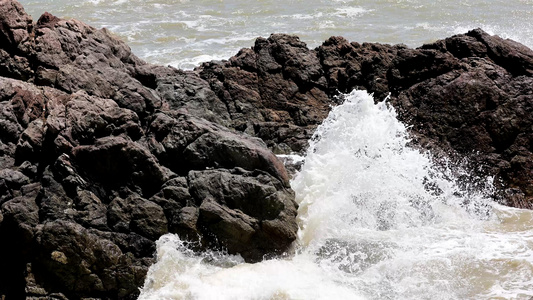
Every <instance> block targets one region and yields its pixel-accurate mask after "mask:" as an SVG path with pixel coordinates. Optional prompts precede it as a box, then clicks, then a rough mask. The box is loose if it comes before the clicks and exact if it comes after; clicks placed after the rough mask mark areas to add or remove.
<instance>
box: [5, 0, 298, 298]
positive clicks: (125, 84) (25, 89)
mask: <svg viewBox="0 0 533 300" xmlns="http://www.w3.org/2000/svg"><path fill="white" fill-rule="evenodd" d="M0 42H1V43H0V45H1V46H0V48H1V49H0V116H1V118H0V163H1V164H0V192H1V195H0V241H2V243H3V244H6V245H7V244H9V247H0V256H1V257H3V258H6V259H3V260H0V270H1V271H0V281H1V282H2V284H1V285H0V297H4V296H5V297H6V298H7V299H11V298H14V299H18V298H24V297H29V298H36V299H45V298H46V299H48V298H63V299H80V298H106V299H134V298H136V296H137V295H138V293H139V287H140V286H141V285H142V284H143V282H144V279H145V276H146V272H147V270H148V267H149V266H150V265H151V264H152V263H153V261H154V258H153V255H154V253H155V241H156V240H157V239H158V238H159V237H160V236H161V235H163V234H167V233H175V234H178V235H179V236H180V238H182V239H184V240H189V241H194V242H195V247H196V248H195V250H198V251H203V250H206V249H214V250H223V249H224V250H225V251H228V252H229V253H231V254H240V255H241V256H242V257H243V258H244V259H245V260H246V261H250V262H254V261H259V260H261V259H263V258H264V257H272V256H275V255H281V254H283V253H284V252H286V251H287V250H288V249H289V246H290V244H291V243H292V241H294V239H295V238H296V231H297V225H296V210H297V204H296V203H295V202H294V193H293V192H292V191H291V190H290V187H289V176H288V174H287V172H286V170H285V168H284V166H283V164H282V163H281V162H280V161H279V160H278V159H277V158H276V156H275V155H274V154H272V153H271V152H270V150H268V148H267V147H266V145H265V144H264V142H263V141H261V140H260V139H258V138H256V137H251V136H248V135H246V134H243V133H240V132H235V131H232V130H230V129H228V128H226V127H224V125H226V124H227V123H228V122H229V121H230V118H229V113H228V112H227V110H226V105H225V103H224V102H222V101H221V100H220V99H219V98H218V97H217V96H216V94H215V92H214V91H212V90H211V88H210V85H209V84H208V82H207V81H205V80H204V79H202V78H201V77H200V76H199V75H198V74H196V73H194V72H190V71H188V72H184V71H180V70H176V69H173V68H170V67H169V68H166V67H159V66H151V65H148V64H146V63H145V62H143V61H142V60H140V59H138V58H137V57H136V56H134V55H133V54H132V53H131V51H130V49H129V47H128V46H127V45H126V44H124V43H123V42H122V41H120V40H118V39H117V38H115V37H113V35H112V34H111V33H110V32H108V31H107V30H105V29H102V30H97V29H95V28H92V27H90V26H88V25H86V24H83V23H82V22H80V21H77V20H62V19H59V18H57V17H55V16H53V15H51V14H49V13H45V14H43V16H41V18H39V20H38V21H37V22H36V23H33V22H32V19H31V17H29V16H28V15H26V14H25V12H24V10H23V8H22V6H21V5H20V4H19V3H17V2H16V1H7V0H2V1H0ZM215 174H218V175H215ZM217 178H218V179H220V180H218V181H217V180H216V179H217ZM212 181H213V182H212ZM221 187H225V189H222V190H220V191H218V190H216V189H217V188H221ZM231 199H234V200H231ZM232 201H233V202H232ZM212 203H215V204H216V209H209V207H210V206H209V205H210V204H212ZM256 204H257V207H255V205H256ZM263 210H264V212H263ZM228 216H232V217H228ZM234 216H238V217H234ZM243 220H246V222H248V223H247V224H252V225H253V226H250V227H249V228H248V227H246V228H245V229H243V228H244V227H243V226H242V224H243Z"/></svg>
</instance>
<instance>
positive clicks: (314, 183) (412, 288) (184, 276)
mask: <svg viewBox="0 0 533 300" xmlns="http://www.w3.org/2000/svg"><path fill="white" fill-rule="evenodd" d="M408 138H409V137H408V134H407V130H406V127H405V126H404V125H403V124H402V123H400V122H398V121H397V119H396V114H395V112H394V110H393V109H392V108H390V107H389V106H388V105H387V104H386V103H384V102H382V103H379V104H377V105H376V104H374V100H373V99H372V97H371V96H370V95H368V94H367V93H366V92H363V91H354V92H352V93H351V94H349V95H347V96H346V101H345V103H344V104H342V105H339V106H337V107H335V108H333V109H332V111H331V113H330V115H329V116H328V118H327V119H326V120H325V121H324V123H323V124H322V125H321V126H320V127H319V128H318V129H317V132H316V134H315V136H314V138H313V140H312V141H311V144H310V148H309V151H308V154H307V156H306V158H305V163H304V165H303V167H302V170H301V171H300V172H299V173H298V175H297V176H296V178H295V179H294V180H293V181H292V187H293V189H294V190H295V192H296V198H297V201H298V202H299V205H300V208H299V215H298V218H299V226H300V230H299V237H298V240H297V241H296V242H295V245H294V248H295V252H296V254H295V255H294V256H293V257H289V258H284V259H275V260H270V261H264V262H261V263H257V264H246V263H243V262H242V260H241V259H240V258H239V257H236V256H230V255H225V254H220V253H216V252H209V253H203V254H202V253H200V254H195V253H193V252H192V251H191V250H189V249H188V248H187V247H186V245H184V243H183V242H181V241H180V240H179V238H177V237H176V236H174V235H167V236H164V237H162V238H161V239H160V240H159V241H158V248H157V249H158V250H157V257H158V261H157V263H156V264H155V265H153V266H152V267H151V268H150V272H149V274H148V278H147V281H146V284H145V286H144V288H143V291H142V294H141V297H140V299H214V298H216V299H430V298H431V299H484V298H490V297H503V298H518V299H527V297H531V296H533V281H532V280H531V278H533V264H532V262H533V231H532V230H531V228H532V225H533V224H531V223H532V222H533V221H531V220H533V212H531V211H526V210H520V209H514V208H508V207H503V206H500V205H495V204H493V203H492V202H490V200H488V199H486V198H485V197H484V196H483V194H481V193H476V192H472V191H470V192H466V191H463V190H461V188H459V186H458V185H457V183H456V182H455V179H454V177H453V174H454V173H457V170H449V169H446V168H443V167H436V166H434V164H433V163H432V159H431V157H430V156H429V154H427V153H421V152H420V151H418V150H415V149H411V148H409V147H407V146H406V145H407V143H408Z"/></svg>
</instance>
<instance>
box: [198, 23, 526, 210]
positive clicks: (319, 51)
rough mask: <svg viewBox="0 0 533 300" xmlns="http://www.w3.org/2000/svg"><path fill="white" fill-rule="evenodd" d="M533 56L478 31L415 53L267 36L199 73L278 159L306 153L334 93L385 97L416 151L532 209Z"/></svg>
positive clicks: (237, 121)
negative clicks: (461, 170) (491, 181)
mask: <svg viewBox="0 0 533 300" xmlns="http://www.w3.org/2000/svg"><path fill="white" fill-rule="evenodd" d="M274 53H275V54H274ZM313 57H316V59H315V58H313ZM532 59H533V51H531V50H530V49H529V48H527V47H525V46H523V45H521V44H519V43H517V42H514V41H511V40H504V39H501V38H499V37H498V36H490V35H489V34H487V33H485V32H484V31H482V30H481V29H475V30H472V31H470V32H468V33H466V34H460V35H456V36H453V37H450V38H447V39H444V40H440V41H437V42H435V43H432V44H427V45H423V46H422V47H420V48H417V49H411V48H407V47H406V46H403V45H393V46H392V45H384V44H376V43H363V44H359V43H356V42H349V41H347V40H346V39H344V38H342V37H331V38H329V39H328V40H327V41H325V42H324V43H323V44H322V45H321V46H319V47H317V48H316V49H314V50H308V49H307V48H306V47H305V46H304V45H302V43H301V42H299V40H298V38H297V37H294V36H286V35H272V36H270V37H269V38H268V39H258V40H257V42H256V44H255V45H254V47H252V49H243V50H241V51H240V52H239V53H238V54H237V55H236V56H234V57H232V58H231V59H229V61H227V62H210V63H204V64H202V65H201V66H200V67H199V68H198V69H197V71H198V72H199V74H200V75H201V76H202V78H204V79H205V80H206V81H208V82H209V83H210V84H211V87H212V89H213V90H214V91H215V92H216V94H217V95H218V97H219V98H220V99H223V101H225V102H226V103H229V104H230V105H229V106H228V107H229V108H228V110H229V112H230V116H231V118H232V120H233V122H232V123H230V124H229V126H231V127H233V128H235V129H237V130H242V131H245V132H248V133H250V134H252V135H255V136H258V137H261V138H262V139H263V140H264V141H265V142H266V144H267V145H268V147H269V148H270V149H272V150H273V151H274V152H277V153H283V154H289V153H291V152H299V153H303V151H304V150H305V149H306V146H307V141H308V140H309V139H310V138H311V136H312V133H313V130H314V128H316V126H317V124H318V123H319V122H320V121H321V120H322V119H323V118H324V116H325V115H326V113H327V112H328V111H329V105H331V104H334V103H335V102H337V101H342V95H341V97H340V98H336V96H337V95H339V93H346V92H349V91H351V90H353V89H364V90H367V91H368V92H369V93H373V95H374V98H375V99H376V101H382V100H383V99H385V98H386V97H389V100H388V101H389V103H390V104H391V105H392V106H394V107H395V108H396V110H397V111H398V113H399V118H400V119H401V120H402V121H404V122H405V123H407V124H408V125H409V126H410V130H411V135H412V137H413V142H412V144H413V146H417V147H420V148H422V149H429V150H431V151H432V154H433V155H434V157H435V158H436V159H437V160H438V159H439V158H444V157H446V158H447V159H450V161H451V162H452V163H454V164H457V165H460V166H461V167H465V168H466V169H468V170H471V171H472V172H471V175H470V177H469V178H463V180H464V182H465V184H466V183H467V182H471V183H472V184H471V185H472V186H474V187H475V188H484V187H483V184H484V182H486V181H485V180H484V178H486V177H487V176H492V177H494V184H495V185H496V192H495V194H494V197H495V198H496V199H497V200H498V201H500V202H502V203H504V204H508V205H512V206H516V207H522V208H533V193H532V190H533V181H532V178H533V169H531V167H530V161H531V155H532V151H533V149H532V148H531V145H532V140H531V132H532V129H531V128H532V127H531V126H532V124H533V119H532V117H531V109H532V108H531V103H533V99H532V97H533V96H532V91H531V80H532V78H533V77H532V74H531V70H532V67H531V66H532ZM310 65H312V66H310ZM292 66H300V67H301V69H302V70H301V72H303V73H302V74H297V75H296V74H295V73H294V72H295V71H294V70H293V69H292ZM236 87H237V88H236ZM263 87H265V88H264V90H262V89H263ZM304 99H305V100H304ZM233 107H235V109H233ZM237 107H242V108H246V110H243V112H244V114H243V113H242V112H240V111H239V110H238V109H236V108H237ZM243 115H246V116H247V118H246V117H244V116H243ZM265 116H270V117H265ZM310 116H312V117H311V118H309V117H310ZM315 117H316V118H315ZM243 119H244V120H246V121H241V120H243ZM250 127H252V128H253V130H252V129H251V128H250ZM464 161H468V162H469V163H468V164H467V165H466V166H464V164H463V162H464Z"/></svg>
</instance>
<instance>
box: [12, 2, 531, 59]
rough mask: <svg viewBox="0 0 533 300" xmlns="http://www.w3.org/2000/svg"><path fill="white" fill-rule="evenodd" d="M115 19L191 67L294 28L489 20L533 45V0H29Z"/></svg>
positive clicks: (443, 26)
mask: <svg viewBox="0 0 533 300" xmlns="http://www.w3.org/2000/svg"><path fill="white" fill-rule="evenodd" d="M21 3H22V4H23V5H24V6H25V8H26V10H27V12H28V13H30V14H31V15H32V16H33V17H34V19H37V18H38V17H39V16H40V15H41V14H42V13H43V12H44V11H48V12H50V13H52V14H54V15H56V16H59V17H65V18H77V19H79V20H83V21H84V22H86V23H89V24H91V25H93V26H95V27H98V28H100V27H107V28H108V29H110V30H111V31H113V32H114V33H116V34H117V35H118V36H120V37H121V38H122V39H124V40H125V41H127V42H128V44H129V45H130V46H131V47H132V49H133V51H134V52H135V53H136V54H137V55H138V56H140V57H141V58H144V59H145V60H147V61H149V62H152V63H157V64H162V65H172V66H175V67H178V68H187V69H191V68H193V67H195V66H197V65H198V64H199V63H200V62H203V61H209V60H212V59H227V58H229V57H230V56H232V55H234V54H236V53H237V51H238V50H239V49H240V48H244V47H250V46H252V45H253V43H254V40H255V38H256V37H258V36H263V37H268V36H269V35H270V34H271V33H291V34H296V35H298V36H300V38H301V39H302V40H303V41H304V42H306V43H307V44H308V46H309V47H316V46H318V45H320V44H321V43H322V42H323V41H324V40H326V39H327V38H328V37H330V36H333V35H341V36H344V37H345V38H347V39H348V40H350V41H357V42H381V43H390V44H397V43H404V44H406V45H408V46H410V47H418V46H421V45H422V44H424V43H429V42H432V41H435V40H436V39H440V38H445V37H448V36H450V35H452V34H457V33H464V32H466V31H468V30H470V29H473V28H476V27H481V28H483V29H484V30H486V31H487V32H489V33H491V34H498V35H500V36H502V37H505V38H512V39H515V40H517V41H519V42H522V43H524V44H526V45H528V46H529V47H531V46H533V25H531V24H532V22H533V0H490V1H486V0H484V1H482V0H433V1H430V0H256V1H242V0H79V1H66V0H21Z"/></svg>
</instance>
